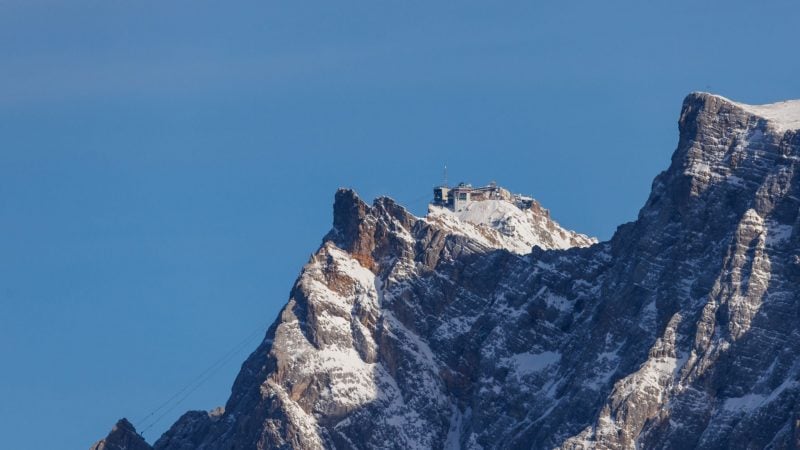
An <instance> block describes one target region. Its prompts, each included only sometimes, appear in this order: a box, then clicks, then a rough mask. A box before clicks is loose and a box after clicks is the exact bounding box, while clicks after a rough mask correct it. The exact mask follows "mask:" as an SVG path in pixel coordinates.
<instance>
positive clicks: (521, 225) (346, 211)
mask: <svg viewBox="0 0 800 450" xmlns="http://www.w3.org/2000/svg"><path fill="white" fill-rule="evenodd" d="M795 114H796V115H795ZM795 120H800V103H787V104H780V105H777V106H758V107H754V106H748V105H741V104H737V103H735V102H732V101H730V100H727V99H724V98H722V97H718V96H713V95H710V94H691V95H689V96H688V97H687V98H686V100H685V101H684V105H683V109H682V111H681V115H680V120H679V130H680V139H679V143H678V148H677V150H676V151H675V153H674V155H673V158H672V162H671V165H670V167H669V168H668V169H667V170H666V171H664V172H662V173H661V174H659V175H658V176H657V177H656V179H655V181H654V182H653V187H652V192H651V194H650V197H649V198H648V200H647V202H646V204H645V206H644V207H643V208H642V210H641V211H640V213H639V216H638V218H637V220H636V221H634V222H631V223H628V224H624V225H622V226H620V227H619V229H618V230H617V232H616V233H615V234H614V236H613V238H612V239H611V240H610V241H608V242H602V243H596V242H595V241H593V240H592V239H591V238H588V237H586V236H582V235H579V234H577V233H574V232H570V231H567V230H564V229H563V228H561V227H560V226H557V224H555V222H552V220H551V219H550V218H549V215H546V214H545V213H544V211H546V210H544V209H543V208H541V207H540V206H538V204H534V205H533V206H532V207H531V208H530V209H524V210H520V209H519V208H517V209H516V210H514V209H509V208H506V206H507V205H503V204H499V205H490V204H488V203H486V204H484V205H482V206H484V207H485V208H487V209H485V210H480V211H471V212H467V213H464V214H455V213H452V212H448V211H442V210H431V213H429V214H428V216H426V217H422V218H418V217H414V216H413V215H412V214H410V213H409V212H408V211H406V210H405V209H404V208H403V207H401V206H400V205H398V204H396V203H395V202H394V201H393V200H391V199H388V198H379V199H377V200H375V202H373V204H371V205H368V204H367V203H365V202H363V201H362V200H361V199H359V198H358V196H357V195H356V194H355V193H354V192H353V191H350V190H340V191H339V192H337V194H336V199H335V206H334V226H333V229H332V230H331V232H330V233H329V234H328V235H327V236H326V238H325V239H324V242H323V244H322V246H321V247H320V249H319V250H318V251H317V252H316V253H315V254H314V255H313V256H312V258H311V259H310V261H309V262H308V264H307V265H306V266H305V267H304V268H303V270H302V272H301V274H300V277H299V278H298V280H297V281H296V283H295V285H294V287H293V289H292V292H291V295H290V298H289V301H288V303H287V305H286V306H285V307H284V309H283V310H282V311H281V313H280V315H279V317H278V319H277V320H276V321H275V323H274V324H273V326H272V327H270V329H269V330H268V332H267V335H266V338H265V339H264V341H263V342H262V343H261V345H260V346H259V347H258V348H257V349H256V350H255V352H253V354H251V355H250V357H249V358H248V359H247V361H245V363H244V365H243V366H242V370H241V372H240V374H239V376H238V377H237V379H236V381H235V383H234V386H233V389H232V394H231V397H230V399H229V401H228V403H227V404H226V406H225V409H224V412H222V411H220V412H218V413H217V414H209V413H189V414H187V415H185V416H183V417H182V418H181V419H180V420H179V421H178V422H177V423H176V424H175V425H174V426H173V427H172V429H170V430H169V431H168V432H167V433H166V434H165V435H164V436H163V437H162V438H161V439H160V440H159V441H158V442H157V443H156V444H155V448H156V449H159V450H175V449H185V448H196V449H266V448H303V449H316V448H403V449H405V448H446V449H456V448H465V449H478V448H483V449H489V448H526V449H527V448H570V449H579V448H580V449H586V448H609V449H611V448H615V449H628V448H630V449H633V448H797V447H798V445H799V444H798V439H799V438H798V436H800V431H798V429H799V428H800V363H798V361H797V358H796V355H797V354H799V353H798V352H800V325H798V324H800V321H798V319H800V299H798V295H800V294H798V293H800V233H798V228H799V227H800V215H799V214H798V212H799V211H800V182H799V181H798V179H797V178H798V176H800V170H798V161H800V133H798V130H797V128H798V127H797V126H795V125H794V124H795ZM534 206H535V207H534ZM514 208H516V207H514ZM517 211H521V212H517ZM554 224H555V225H554Z"/></svg>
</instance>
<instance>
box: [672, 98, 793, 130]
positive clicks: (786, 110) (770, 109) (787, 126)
mask: <svg viewBox="0 0 800 450" xmlns="http://www.w3.org/2000/svg"><path fill="white" fill-rule="evenodd" d="M712 99H713V100H714V101H717V102H722V103H725V104H727V105H730V106H732V107H735V108H737V109H740V110H743V111H744V112H746V113H748V114H750V115H753V116H756V117H760V118H762V119H764V120H766V121H767V122H768V123H769V124H770V125H772V127H773V128H775V129H777V130H778V131H789V130H798V129H800V99H798V100H786V101H781V102H776V103H768V104H763V105H750V104H747V103H741V102H737V101H734V100H731V99H729V98H727V97H723V96H721V95H717V94H712V93H709V92H692V93H691V94H689V95H688V96H687V97H686V100H685V102H684V104H687V103H694V102H696V101H700V102H702V103H704V104H705V103H706V102H708V101H709V100H712Z"/></svg>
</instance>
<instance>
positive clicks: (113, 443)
mask: <svg viewBox="0 0 800 450" xmlns="http://www.w3.org/2000/svg"><path fill="white" fill-rule="evenodd" d="M151 449H152V447H150V445H149V444H147V442H145V440H144V439H143V438H142V437H141V436H139V434H138V433H136V428H134V427H133V425H131V423H130V422H128V419H120V421H119V422H117V424H116V425H114V428H112V429H111V433H108V436H106V437H105V439H101V440H99V441H97V442H96V443H95V444H94V445H92V447H91V448H90V449H89V450H151Z"/></svg>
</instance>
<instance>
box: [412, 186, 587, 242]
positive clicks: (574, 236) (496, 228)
mask: <svg viewBox="0 0 800 450" xmlns="http://www.w3.org/2000/svg"><path fill="white" fill-rule="evenodd" d="M426 220H428V221H429V222H435V223H437V224H439V225H442V226H444V227H446V228H448V229H450V230H451V231H453V232H455V233H459V234H464V235H467V236H469V237H470V238H472V239H474V240H476V241H478V242H482V243H484V244H485V245H487V246H490V247H496V248H505V249H507V250H509V251H511V252H514V253H517V254H526V253H530V251H531V249H532V248H533V247H534V246H539V247H541V248H543V249H566V248H571V247H588V246H590V245H592V244H595V243H597V239H595V238H592V237H589V236H587V235H585V234H580V233H576V232H575V231H571V230H567V229H564V228H563V227H561V225H559V224H558V223H557V222H556V221H554V220H553V219H551V218H550V212H549V211H548V210H546V209H544V208H542V206H541V205H540V204H539V203H538V202H537V201H535V200H531V202H530V206H529V207H527V208H520V207H519V206H518V205H517V204H515V203H514V202H512V201H509V200H491V199H490V200H482V201H474V202H470V203H468V204H466V205H464V206H463V207H462V208H461V209H459V210H457V211H453V210H451V209H450V208H447V207H443V206H437V205H430V206H429V207H428V216H427V217H426Z"/></svg>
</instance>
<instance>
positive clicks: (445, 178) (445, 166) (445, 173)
mask: <svg viewBox="0 0 800 450" xmlns="http://www.w3.org/2000/svg"><path fill="white" fill-rule="evenodd" d="M444 186H447V164H445V165H444Z"/></svg>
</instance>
